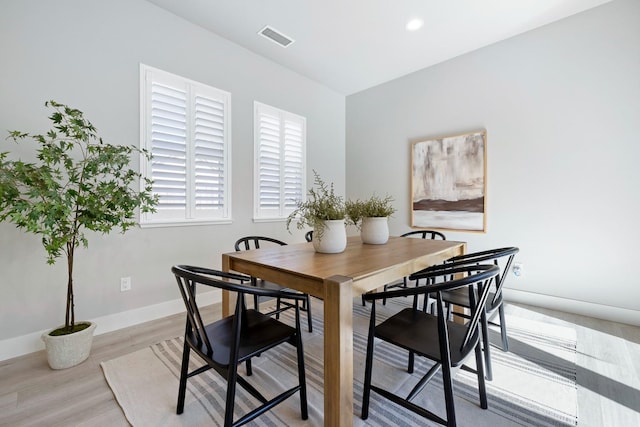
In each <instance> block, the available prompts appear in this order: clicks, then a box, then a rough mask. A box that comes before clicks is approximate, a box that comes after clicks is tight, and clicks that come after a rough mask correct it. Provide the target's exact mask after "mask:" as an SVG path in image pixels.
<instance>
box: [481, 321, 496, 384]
mask: <svg viewBox="0 0 640 427" xmlns="http://www.w3.org/2000/svg"><path fill="white" fill-rule="evenodd" d="M480 327H481V328H482V350H483V351H484V362H485V363H484V365H485V368H486V371H487V372H486V378H487V381H491V380H493V369H492V368H491V345H490V344H489V320H488V319H487V313H486V312H484V313H482V315H481V317H480Z"/></svg>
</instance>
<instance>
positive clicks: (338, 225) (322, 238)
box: [313, 219, 347, 254]
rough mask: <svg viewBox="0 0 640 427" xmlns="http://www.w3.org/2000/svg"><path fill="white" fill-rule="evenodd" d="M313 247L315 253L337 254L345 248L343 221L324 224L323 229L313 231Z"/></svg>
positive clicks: (338, 220) (337, 220) (345, 236)
mask: <svg viewBox="0 0 640 427" xmlns="http://www.w3.org/2000/svg"><path fill="white" fill-rule="evenodd" d="M313 247H314V249H315V250H316V252H320V253H323V254H337V253H340V252H343V251H344V250H345V248H346V247H347V229H346V228H345V225H344V220H343V219H336V220H331V221H325V222H324V229H323V230H322V232H320V231H319V230H314V231H313Z"/></svg>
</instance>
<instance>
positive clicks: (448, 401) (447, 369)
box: [442, 363, 456, 427]
mask: <svg viewBox="0 0 640 427" xmlns="http://www.w3.org/2000/svg"><path fill="white" fill-rule="evenodd" d="M442 383H443V384H442V385H443V387H444V401H445V406H446V408H447V426H453V427H455V426H456V408H455V404H454V403H453V380H452V378H451V366H450V364H449V363H446V364H445V363H443V364H442Z"/></svg>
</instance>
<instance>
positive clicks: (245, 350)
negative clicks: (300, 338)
mask: <svg viewBox="0 0 640 427" xmlns="http://www.w3.org/2000/svg"><path fill="white" fill-rule="evenodd" d="M245 314H246V319H244V322H245V323H244V324H243V327H242V331H241V333H240V346H239V349H238V352H239V354H238V361H239V362H242V361H244V360H246V359H248V358H250V357H253V356H255V355H257V354H258V353H261V352H263V351H265V350H268V349H270V348H272V347H275V346H276V345H278V344H282V343H283V342H285V341H287V340H289V339H290V338H292V337H294V336H295V334H296V330H295V328H292V327H291V326H288V325H285V324H283V323H282V322H279V321H277V320H275V319H274V318H272V317H270V316H267V315H265V314H262V313H260V312H259V311H256V310H252V309H247V310H246V311H245ZM234 317H235V316H228V317H225V318H223V319H221V320H218V321H217V322H214V323H211V324H209V325H207V326H205V328H204V329H205V331H206V334H207V336H208V337H209V340H210V342H211V344H212V346H213V348H214V349H215V351H214V353H213V357H212V359H213V361H214V362H215V363H217V364H218V365H220V366H224V367H226V366H229V356H230V352H231V347H230V346H231V343H232V342H233V320H234ZM192 344H194V349H195V350H197V351H199V352H202V353H204V354H207V348H206V346H205V345H204V343H202V344H201V345H198V344H197V343H195V342H193V341H192Z"/></svg>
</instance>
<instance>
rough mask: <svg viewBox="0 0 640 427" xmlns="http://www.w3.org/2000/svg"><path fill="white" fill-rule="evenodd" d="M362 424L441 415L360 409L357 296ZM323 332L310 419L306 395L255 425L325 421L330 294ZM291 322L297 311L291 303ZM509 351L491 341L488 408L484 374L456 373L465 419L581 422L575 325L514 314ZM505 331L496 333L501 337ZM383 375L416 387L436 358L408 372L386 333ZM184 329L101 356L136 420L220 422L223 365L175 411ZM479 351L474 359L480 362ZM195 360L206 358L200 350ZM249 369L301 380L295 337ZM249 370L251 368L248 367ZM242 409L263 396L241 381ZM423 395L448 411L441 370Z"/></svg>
mask: <svg viewBox="0 0 640 427" xmlns="http://www.w3.org/2000/svg"><path fill="white" fill-rule="evenodd" d="M354 301H357V302H354V338H353V343H354V425H356V426H431V425H437V424H435V423H431V422H430V421H428V420H426V419H424V418H422V417H419V416H417V415H415V414H413V413H412V412H409V411H406V410H405V409H403V408H401V407H399V406H397V405H394V404H392V403H391V402H389V401H386V400H384V399H382V398H381V397H380V396H378V395H376V394H375V393H372V400H371V406H370V411H369V412H370V415H369V419H367V420H366V421H363V420H361V419H360V417H359V415H360V410H361V403H362V382H363V378H364V353H365V349H366V332H367V324H368V323H367V322H368V319H369V315H370V310H369V306H367V307H363V306H362V305H361V304H360V300H359V298H358V299H357V300H354ZM405 304H408V300H405V301H402V300H401V301H399V302H388V303H387V305H386V306H382V305H378V306H377V310H376V314H377V317H378V319H379V320H382V319H384V318H385V317H387V316H389V315H390V314H392V313H395V312H397V311H399V310H400V309H402V308H404V307H405ZM313 308H314V309H315V311H314V325H313V327H314V332H313V333H308V332H304V345H305V363H306V374H307V388H308V394H309V419H308V420H306V421H303V420H301V419H300V401H299V398H298V395H297V394H296V395H294V397H292V398H290V399H288V400H287V401H285V402H284V403H283V404H281V405H279V406H278V407H276V408H275V409H274V410H272V411H269V412H268V413H266V414H264V415H262V416H261V417H259V418H258V419H256V420H254V421H253V422H252V423H250V424H249V425H252V426H283V425H296V426H298V425H301V426H321V425H323V421H322V420H323V415H322V414H323V396H322V392H323V360H322V359H323V337H322V334H323V321H322V302H319V301H317V300H314V307H313ZM281 320H283V321H284V322H292V320H293V313H291V314H287V313H286V312H285V313H284V315H283V317H282V318H281ZM507 325H508V332H509V338H510V342H509V343H510V351H509V352H508V353H504V352H502V351H501V350H499V348H495V347H494V348H492V350H493V351H492V361H493V371H494V379H493V381H491V382H487V391H488V394H489V409H487V410H483V409H481V408H480V407H479V400H478V392H477V381H476V378H475V375H473V374H470V373H468V372H466V371H462V370H460V371H459V372H458V373H457V375H456V376H455V380H454V381H455V384H454V387H455V394H456V415H457V419H458V425H460V426H492V427H494V426H514V425H522V426H575V425H577V391H576V382H575V377H576V366H575V358H576V334H575V331H574V330H572V329H568V328H563V327H558V326H555V325H553V326H552V325H547V324H543V323H539V322H532V321H525V320H523V319H520V318H518V317H513V316H511V317H507ZM499 338H500V337H499V331H497V330H494V331H492V336H491V339H492V341H495V342H496V343H499V342H500V339H499ZM376 345H377V347H376V352H375V360H374V371H373V373H374V384H378V385H380V386H383V387H385V388H387V389H392V390H400V391H406V392H407V393H408V392H409V390H411V388H412V387H413V385H414V384H415V383H416V382H417V381H418V379H419V378H421V377H422V375H424V373H426V371H427V370H428V369H429V367H430V365H431V362H429V361H426V360H421V359H418V358H417V359H416V369H415V372H414V374H412V375H409V374H408V373H407V372H406V365H407V354H406V353H405V352H403V351H401V350H399V349H397V348H395V347H393V346H391V345H388V344H386V343H381V342H380V343H377V344H376ZM181 356H182V338H181V337H178V338H174V339H171V340H167V341H163V342H160V343H157V344H154V345H152V346H151V347H149V348H146V349H143V350H139V351H137V352H134V353H131V354H128V355H125V356H121V357H119V358H116V359H113V360H110V361H108V362H105V363H103V364H102V368H103V371H104V375H105V378H106V379H107V382H108V383H109V386H110V387H111V389H112V390H113V393H114V395H115V397H116V400H117V401H118V403H119V404H120V406H121V407H122V409H123V411H124V413H125V416H126V417H127V419H128V420H129V422H130V423H131V424H132V425H133V426H199V425H212V424H213V425H221V424H222V421H223V416H222V415H223V414H224V401H225V391H226V384H225V382H224V380H222V379H221V378H220V377H219V376H218V375H217V374H216V373H215V372H214V371H211V370H210V371H207V372H205V373H203V374H201V375H199V376H197V377H194V378H191V379H190V380H189V382H188V391H187V400H186V404H185V411H184V413H183V414H182V415H180V416H178V415H176V414H175V405H176V399H177V391H178V377H179V369H180V363H181ZM472 359H473V357H472V358H471V359H470V363H472V362H473V360H472ZM191 362H192V364H193V366H192V367H195V366H196V364H199V361H198V360H197V358H196V357H192V361H191ZM253 368H254V374H253V376H251V377H248V379H249V380H250V382H251V383H252V384H254V385H255V386H256V387H257V388H258V389H259V390H261V391H262V392H264V394H265V395H266V396H267V397H269V396H275V395H277V394H278V393H279V392H280V391H282V390H284V389H286V388H287V387H289V386H290V385H292V384H294V383H295V382H296V381H297V373H296V369H297V368H296V355H295V350H294V349H293V347H291V346H289V345H281V346H279V347H277V348H276V349H274V350H271V351H269V352H267V353H264V354H263V355H262V356H260V357H258V358H255V359H254V360H253ZM240 373H241V374H242V373H244V368H242V369H241V371H240ZM236 402H237V404H236V416H241V415H242V414H244V413H246V412H248V411H249V410H250V408H252V407H253V406H254V405H255V403H256V402H255V400H254V399H253V398H252V397H251V396H249V395H248V394H247V393H246V392H244V390H243V389H242V388H240V387H238V395H237V399H236ZM414 403H416V404H419V405H423V406H425V407H427V408H429V409H430V410H433V411H434V412H436V413H439V414H441V416H443V417H444V416H445V412H444V396H443V393H442V380H441V376H440V374H437V375H436V377H435V378H434V379H433V380H432V381H431V382H430V384H428V385H427V387H425V389H424V390H423V391H422V392H421V394H420V395H419V396H417V397H416V399H415V400H414Z"/></svg>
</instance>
